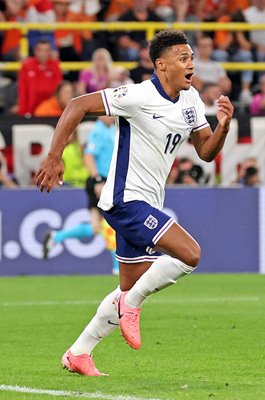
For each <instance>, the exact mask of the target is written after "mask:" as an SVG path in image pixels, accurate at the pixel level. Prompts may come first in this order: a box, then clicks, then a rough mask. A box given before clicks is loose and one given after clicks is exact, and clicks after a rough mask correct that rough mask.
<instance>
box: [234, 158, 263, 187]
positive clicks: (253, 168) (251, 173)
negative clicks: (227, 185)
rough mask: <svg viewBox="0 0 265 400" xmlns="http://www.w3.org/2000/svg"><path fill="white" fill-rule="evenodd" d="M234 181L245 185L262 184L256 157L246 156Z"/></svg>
mask: <svg viewBox="0 0 265 400" xmlns="http://www.w3.org/2000/svg"><path fill="white" fill-rule="evenodd" d="M234 183H239V184H242V185H244V186H257V185H259V184H261V180H260V177H259V167H258V162H257V160H256V158H254V157H249V158H246V159H245V160H244V161H243V162H242V163H241V164H240V166H239V169H238V177H237V179H236V181H235V182H234Z"/></svg>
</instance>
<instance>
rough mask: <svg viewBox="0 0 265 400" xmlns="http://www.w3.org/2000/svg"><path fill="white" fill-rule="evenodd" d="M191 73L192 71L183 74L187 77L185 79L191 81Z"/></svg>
mask: <svg viewBox="0 0 265 400" xmlns="http://www.w3.org/2000/svg"><path fill="white" fill-rule="evenodd" d="M192 75H193V74H192V73H190V74H186V75H185V78H186V79H187V81H189V82H191V81H192Z"/></svg>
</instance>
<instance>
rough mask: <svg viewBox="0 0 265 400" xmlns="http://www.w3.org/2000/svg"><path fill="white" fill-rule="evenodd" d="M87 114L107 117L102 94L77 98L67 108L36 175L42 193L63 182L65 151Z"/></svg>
mask: <svg viewBox="0 0 265 400" xmlns="http://www.w3.org/2000/svg"><path fill="white" fill-rule="evenodd" d="M86 113H87V114H89V115H93V116H99V115H106V111H105V107H104V104H103V101H102V96H101V93H100V92H95V93H91V94H87V95H84V96H80V97H76V98H74V99H72V100H71V101H70V102H69V103H68V105H67V106H66V108H65V110H64V112H63V113H62V115H61V117H60V119H59V121H58V123H57V126H56V128H55V132H54V136H53V139H52V143H51V146H50V150H49V153H48V156H47V157H46V158H45V159H44V161H43V162H42V163H41V166H40V169H39V171H38V172H37V175H36V184H37V186H39V187H40V191H41V192H43V191H45V190H46V191H47V192H50V191H51V189H52V187H53V186H54V185H57V184H58V183H59V184H61V182H62V181H63V172H64V168H63V162H62V154H63V150H64V148H65V146H66V144H67V141H68V139H69V136H70V135H71V133H72V132H73V131H74V130H75V129H76V127H77V126H78V124H79V123H80V122H81V120H82V119H83V117H84V115H85V114H86Z"/></svg>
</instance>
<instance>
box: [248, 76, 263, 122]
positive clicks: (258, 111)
mask: <svg viewBox="0 0 265 400" xmlns="http://www.w3.org/2000/svg"><path fill="white" fill-rule="evenodd" d="M259 86H260V92H259V93H257V94H256V95H255V96H254V97H253V99H252V101H251V103H250V112H251V114H252V115H265V75H261V77H260V78H259Z"/></svg>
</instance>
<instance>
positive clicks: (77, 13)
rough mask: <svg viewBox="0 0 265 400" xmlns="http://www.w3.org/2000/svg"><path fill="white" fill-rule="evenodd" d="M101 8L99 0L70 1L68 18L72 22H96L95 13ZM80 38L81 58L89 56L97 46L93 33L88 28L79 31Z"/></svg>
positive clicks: (84, 58)
mask: <svg viewBox="0 0 265 400" xmlns="http://www.w3.org/2000/svg"><path fill="white" fill-rule="evenodd" d="M100 10H101V4H100V0H75V1H71V4H70V7H69V20H70V21H72V22H96V21H97V14H98V13H99V12H100ZM80 35H81V40H82V53H81V58H82V59H83V60H87V59H90V58H91V55H92V53H93V51H94V50H95V49H96V48H97V46H96V42H95V40H94V34H93V32H92V31H91V30H90V29H89V30H88V29H86V30H82V31H80Z"/></svg>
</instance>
